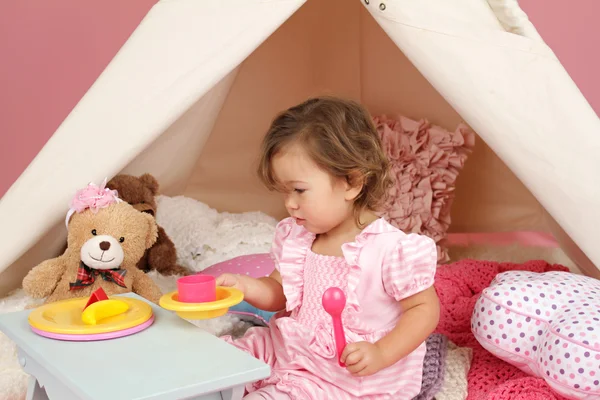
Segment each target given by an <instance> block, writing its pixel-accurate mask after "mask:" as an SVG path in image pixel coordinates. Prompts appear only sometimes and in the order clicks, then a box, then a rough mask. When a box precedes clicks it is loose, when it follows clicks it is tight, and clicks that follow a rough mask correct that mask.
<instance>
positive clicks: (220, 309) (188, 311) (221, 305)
mask: <svg viewBox="0 0 600 400" xmlns="http://www.w3.org/2000/svg"><path fill="white" fill-rule="evenodd" d="M216 294H217V300H216V301H211V302H206V303H184V302H180V301H179V299H178V296H177V291H174V292H171V293H167V294H165V295H163V296H162V297H161V298H160V301H159V304H160V306H161V307H162V308H164V309H166V310H171V311H175V312H176V313H177V315H179V316H180V317H181V318H184V319H192V320H193V319H210V318H216V317H220V316H222V315H225V314H226V313H227V311H228V310H229V307H232V306H235V305H236V304H239V303H241V302H242V300H244V294H243V293H242V292H241V291H239V290H238V289H235V288H230V287H223V286H217V289H216Z"/></svg>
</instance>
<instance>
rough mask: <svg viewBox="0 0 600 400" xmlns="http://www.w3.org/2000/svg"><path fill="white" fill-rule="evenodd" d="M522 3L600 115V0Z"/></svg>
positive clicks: (528, 0) (526, 1)
mask: <svg viewBox="0 0 600 400" xmlns="http://www.w3.org/2000/svg"><path fill="white" fill-rule="evenodd" d="M519 4H520V5H521V8H522V9H523V10H524V11H525V12H526V13H527V14H528V15H529V19H530V20H531V21H532V22H533V24H534V25H535V27H536V28H537V30H538V32H539V33H540V34H541V35H542V37H543V38H544V41H545V42H546V43H548V45H549V46H550V47H551V48H552V49H553V50H554V52H555V53H556V55H557V57H558V58H559V59H560V61H561V63H562V64H563V66H564V67H565V69H566V70H567V71H568V72H569V75H571V77H572V78H573V80H574V81H575V83H576V84H577V86H578V87H579V90H581V92H582V93H583V95H584V96H585V97H586V99H587V101H588V102H589V103H590V104H591V106H592V108H593V109H594V111H596V114H598V115H600V52H599V51H598V50H599V49H600V24H598V15H599V14H600V1H598V0H571V1H557V0H550V1H541V0H519Z"/></svg>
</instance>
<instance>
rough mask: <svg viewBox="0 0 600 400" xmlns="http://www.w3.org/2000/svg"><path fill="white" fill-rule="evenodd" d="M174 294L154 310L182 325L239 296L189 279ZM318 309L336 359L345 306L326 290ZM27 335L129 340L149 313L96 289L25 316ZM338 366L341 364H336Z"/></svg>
mask: <svg viewBox="0 0 600 400" xmlns="http://www.w3.org/2000/svg"><path fill="white" fill-rule="evenodd" d="M177 289H178V290H176V291H173V292H170V293H167V294H165V295H163V296H162V297H161V298H160V302H159V303H160V306H161V307H162V308H164V309H166V310H171V311H175V313H176V314H177V315H179V316H180V317H181V318H184V319H192V320H198V319H210V318H217V317H220V316H222V315H225V314H226V313H227V311H228V310H229V308H230V307H232V306H235V305H237V304H239V303H241V302H242V300H243V299H244V295H243V294H242V292H241V291H240V290H238V289H235V288H231V287H222V286H216V284H215V278H214V277H213V276H209V275H202V274H197V275H190V276H185V277H183V278H180V279H178V280H177ZM322 304H323V308H324V309H325V311H326V312H327V313H328V314H329V315H331V318H332V321H333V330H334V338H335V342H336V350H337V354H338V358H339V357H341V355H342V352H343V350H344V347H345V346H346V340H345V335H344V328H343V326H342V319H341V315H342V311H343V310H344V307H345V305H346V297H345V295H344V292H343V291H342V290H341V289H339V288H337V287H331V288H329V289H327V290H326V291H325V293H323V298H322ZM28 320H29V324H30V326H31V329H32V330H33V332H35V333H37V334H38V335H40V336H44V337H47V338H51V339H58V340H67V341H95V340H106V339H115V338H119V337H123V336H128V335H132V334H134V333H137V332H141V331H143V330H144V329H146V328H148V327H149V326H150V325H152V323H153V322H154V314H153V312H152V307H151V306H150V305H149V304H148V303H147V302H145V301H143V300H139V299H135V298H129V297H123V296H112V297H111V298H109V297H108V296H107V295H106V293H105V292H104V290H102V288H100V289H98V290H96V291H95V292H94V293H92V295H91V296H90V297H89V298H85V297H79V298H76V299H70V300H63V301H58V302H56V303H49V304H46V305H44V306H41V307H38V308H37V309H34V310H33V311H32V312H31V313H30V314H29V318H28ZM340 365H341V366H343V364H342V363H341V361H340Z"/></svg>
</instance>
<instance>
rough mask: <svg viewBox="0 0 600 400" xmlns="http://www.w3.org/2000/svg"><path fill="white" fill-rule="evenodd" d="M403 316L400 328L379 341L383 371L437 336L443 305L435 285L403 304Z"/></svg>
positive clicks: (397, 327)
mask: <svg viewBox="0 0 600 400" xmlns="http://www.w3.org/2000/svg"><path fill="white" fill-rule="evenodd" d="M399 303H400V306H401V307H402V316H401V317H400V320H399V321H398V323H397V324H396V327H395V328H394V329H393V330H392V331H391V332H390V333H388V334H387V335H385V336H384V337H382V338H381V339H379V340H378V341H377V342H375V345H376V346H377V347H378V348H379V349H380V350H381V353H382V355H383V363H384V366H383V368H386V367H389V366H391V365H393V364H395V363H396V362H398V361H400V360H401V359H403V358H404V357H406V356H407V355H409V354H410V353H412V352H413V351H414V350H415V349H416V348H417V347H419V346H420V345H421V343H423V342H424V341H425V340H427V338H428V337H429V335H431V334H432V333H433V331H434V330H435V328H436V327H437V324H438V322H439V319H440V303H439V299H438V296H437V293H436V292H435V289H434V287H433V286H431V287H430V288H428V289H425V290H424V291H422V292H419V293H417V294H415V295H413V296H411V297H408V298H406V299H403V300H400V301H399Z"/></svg>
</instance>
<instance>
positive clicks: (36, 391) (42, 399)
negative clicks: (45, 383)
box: [26, 376, 49, 400]
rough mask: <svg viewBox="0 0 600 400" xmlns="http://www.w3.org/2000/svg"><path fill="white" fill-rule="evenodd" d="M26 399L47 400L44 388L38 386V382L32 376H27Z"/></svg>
mask: <svg viewBox="0 0 600 400" xmlns="http://www.w3.org/2000/svg"><path fill="white" fill-rule="evenodd" d="M26 399H27V400H49V399H48V395H47V394H46V390H45V389H44V388H43V387H41V386H40V384H39V382H38V381H37V379H36V378H35V377H34V376H30V377H29V384H28V385H27V398H26Z"/></svg>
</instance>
